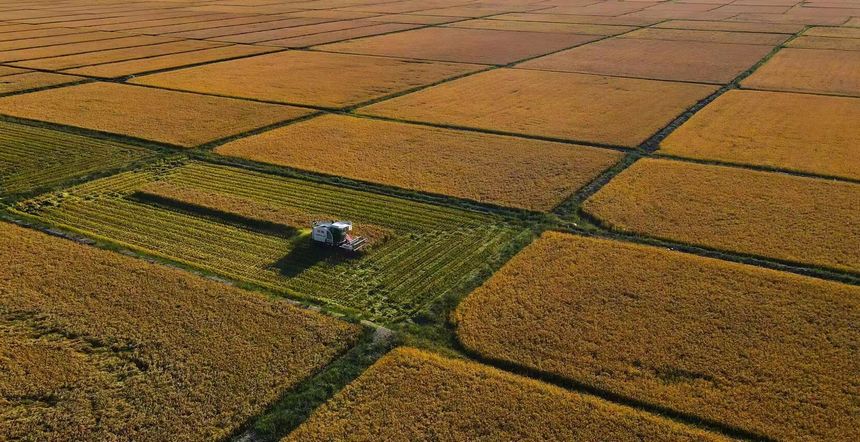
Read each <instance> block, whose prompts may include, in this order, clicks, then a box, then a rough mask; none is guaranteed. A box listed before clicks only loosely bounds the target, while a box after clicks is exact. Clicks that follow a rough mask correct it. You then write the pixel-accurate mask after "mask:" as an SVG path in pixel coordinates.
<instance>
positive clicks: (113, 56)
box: [12, 40, 224, 70]
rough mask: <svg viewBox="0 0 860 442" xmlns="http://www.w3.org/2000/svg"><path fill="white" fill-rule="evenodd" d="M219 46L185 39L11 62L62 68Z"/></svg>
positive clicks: (47, 67)
mask: <svg viewBox="0 0 860 442" xmlns="http://www.w3.org/2000/svg"><path fill="white" fill-rule="evenodd" d="M219 46H224V43H213V42H208V41H195V40H187V41H177V42H170V43H161V44H155V45H148V46H142V47H134V48H120V49H110V50H105V51H99V52H87V53H85V54H75V55H64V56H61V57H51V58H41V59H38V60H28V61H21V62H17V63H12V64H13V65H14V66H18V67H25V68H33V69H45V70H63V69H72V68H76V67H81V66H90V65H94V64H101V63H111V62H115V61H125V60H133V59H138V58H146V57H156V56H159V55H167V54H176V53H181V52H190V51H196V50H201V49H210V48H216V47H219Z"/></svg>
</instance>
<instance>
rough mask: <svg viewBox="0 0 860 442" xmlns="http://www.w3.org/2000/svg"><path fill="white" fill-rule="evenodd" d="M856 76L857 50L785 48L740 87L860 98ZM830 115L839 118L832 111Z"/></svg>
mask: <svg viewBox="0 0 860 442" xmlns="http://www.w3.org/2000/svg"><path fill="white" fill-rule="evenodd" d="M836 40H837V41H841V40H846V39H836ZM857 42H858V43H860V40H857ZM858 49H860V45H858ZM857 72H860V50H857V51H833V50H830V49H798V48H785V49H782V50H780V51H779V52H777V53H776V55H774V56H773V57H771V58H770V60H768V61H767V63H765V64H764V65H762V66H761V67H760V68H758V69H757V70H756V71H755V72H753V74H752V75H750V76H749V77H747V78H746V79H745V80H744V81H743V83H742V85H743V86H744V87H747V88H750V89H767V90H777V91H789V92H811V93H814V94H833V95H848V96H853V97H860V75H857ZM855 101H860V100H855ZM812 113H813V112H810V114H812ZM832 113H833V114H835V115H839V113H838V112H835V111H834V112H832ZM855 127H856V125H855Z"/></svg>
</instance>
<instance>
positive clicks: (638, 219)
mask: <svg viewBox="0 0 860 442" xmlns="http://www.w3.org/2000/svg"><path fill="white" fill-rule="evenodd" d="M858 199H860V184H857V183H851V182H840V181H828V180H820V179H815V178H806V177H796V176H790V175H785V174H779V173H772V172H760V171H753V170H746V169H737V168H729V167H724V166H710V165H701V164H692V163H684V162H676V161H666V160H656V159H644V160H641V161H638V162H637V163H636V164H634V165H633V166H632V167H630V168H629V169H627V170H625V171H624V172H622V173H621V174H619V175H618V177H617V178H616V179H614V180H612V181H611V182H609V184H607V185H606V186H605V187H603V188H602V189H601V190H600V191H599V192H597V194H595V195H594V196H592V197H591V198H589V199H588V200H587V201H586V202H585V204H583V209H584V210H585V212H586V213H588V214H589V215H591V216H593V217H595V218H597V219H598V220H600V222H602V223H603V224H605V225H606V226H608V227H609V228H610V229H613V230H619V231H624V232H634V233H637V234H643V235H647V236H652V237H658V238H665V239H670V240H674V241H678V242H682V243H688V244H695V245H700V246H704V247H708V248H713V249H718V250H726V251H731V252H739V253H742V254H746V255H755V256H760V257H766V258H773V259H777V260H781V261H787V262H792V263H799V264H806V265H811V266H820V267H827V268H832V269H836V270H842V271H847V272H853V273H858V272H860V223H857V215H858V211H857V201H858Z"/></svg>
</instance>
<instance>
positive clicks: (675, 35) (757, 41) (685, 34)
mask: <svg viewBox="0 0 860 442" xmlns="http://www.w3.org/2000/svg"><path fill="white" fill-rule="evenodd" d="M622 38H645V39H653V40H679V41H705V42H714V43H738V44H753V45H771V46H776V45H778V44H781V43H782V42H784V41H785V40H788V38H789V35H785V34H771V33H759V32H728V31H713V30H695V29H660V28H653V27H652V28H642V29H639V30H637V31H634V32H628V33H626V34H624V35H623V36H622Z"/></svg>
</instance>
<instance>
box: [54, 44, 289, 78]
mask: <svg viewBox="0 0 860 442" xmlns="http://www.w3.org/2000/svg"><path fill="white" fill-rule="evenodd" d="M273 50H276V49H275V48H269V47H262V46H250V45H232V46H227V47H221V48H213V49H203V50H200V51H194V52H184V53H181V54H169V55H161V56H158V57H150V58H145V59H142V60H128V61H118V62H114V63H106V64H99V65H96V66H85V67H81V68H75V69H68V70H65V71H64V72H66V73H69V74H77V75H87V76H91V77H102V78H115V77H123V76H126V75H132V74H139V73H142V72H152V71H157V70H161V69H168V68H175V67H179V66H184V65H189V64H195V63H205V62H211V61H218V60H220V59H225V58H233V57H241V56H246V55H253V54H260V53H264V52H270V51H273Z"/></svg>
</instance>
